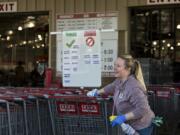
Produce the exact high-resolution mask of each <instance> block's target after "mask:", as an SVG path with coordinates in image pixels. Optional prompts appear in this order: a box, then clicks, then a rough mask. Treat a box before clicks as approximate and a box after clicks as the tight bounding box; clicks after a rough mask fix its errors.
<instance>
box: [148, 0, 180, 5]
mask: <svg viewBox="0 0 180 135" xmlns="http://www.w3.org/2000/svg"><path fill="white" fill-rule="evenodd" d="M178 3H180V0H147V4H148V5H159V4H178Z"/></svg>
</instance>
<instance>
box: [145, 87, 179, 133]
mask: <svg viewBox="0 0 180 135" xmlns="http://www.w3.org/2000/svg"><path fill="white" fill-rule="evenodd" d="M148 90H150V91H153V92H154V93H155V100H154V109H153V110H154V112H155V114H156V116H161V117H163V121H164V124H163V125H162V126H161V127H160V128H159V130H158V131H157V134H159V133H162V134H163V133H166V134H167V135H174V127H175V123H176V116H175V108H174V104H175V101H174V95H175V89H174V88H173V87H172V86H170V85H167V86H165V85H154V86H151V87H149V88H148Z"/></svg>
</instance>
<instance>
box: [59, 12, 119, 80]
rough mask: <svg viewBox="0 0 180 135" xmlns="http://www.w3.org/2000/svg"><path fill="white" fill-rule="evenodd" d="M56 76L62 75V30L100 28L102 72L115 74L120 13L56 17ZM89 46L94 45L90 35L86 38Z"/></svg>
mask: <svg viewBox="0 0 180 135" xmlns="http://www.w3.org/2000/svg"><path fill="white" fill-rule="evenodd" d="M56 19H57V20H56V32H58V34H57V36H56V37H57V38H56V40H57V46H56V76H59V77H60V76H62V48H63V47H62V39H63V37H62V32H63V31H71V30H76V31H77V30H80V31H81V30H89V29H91V30H92V29H93V30H96V29H100V35H101V72H102V76H103V77H112V76H114V61H115V60H116V58H117V53H118V31H116V30H117V29H118V13H117V12H109V13H84V14H68V15H60V14H57V17H56ZM85 43H86V44H87V46H89V47H90V46H94V44H95V40H94V39H93V38H92V37H91V36H90V37H87V38H86V40H85Z"/></svg>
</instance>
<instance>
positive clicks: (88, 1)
mask: <svg viewBox="0 0 180 135" xmlns="http://www.w3.org/2000/svg"><path fill="white" fill-rule="evenodd" d="M84 1H85V12H94V11H95V8H96V7H95V6H96V4H95V0H84Z"/></svg>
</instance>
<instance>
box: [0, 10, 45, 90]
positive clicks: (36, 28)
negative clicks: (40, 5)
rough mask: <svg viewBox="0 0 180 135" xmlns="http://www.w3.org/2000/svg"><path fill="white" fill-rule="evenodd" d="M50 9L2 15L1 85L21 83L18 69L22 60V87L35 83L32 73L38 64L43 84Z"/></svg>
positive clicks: (40, 82) (0, 34)
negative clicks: (16, 70) (16, 72)
mask: <svg viewBox="0 0 180 135" xmlns="http://www.w3.org/2000/svg"><path fill="white" fill-rule="evenodd" d="M48 18H49V15H48V12H22V13H4V14H3V13H1V14H0V20H1V21H0V85H1V86H19V85H17V82H16V81H17V80H16V76H15V68H16V66H17V64H18V63H19V62H21V63H22V66H23V67H24V71H25V73H24V74H25V75H24V81H23V85H22V86H29V85H32V82H31V72H32V71H33V69H34V68H35V67H36V66H37V70H38V72H39V74H40V76H41V79H40V80H39V83H38V84H37V85H38V86H43V79H44V69H45V68H46V67H47V63H48V43H49V41H48V40H49V21H48Z"/></svg>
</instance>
